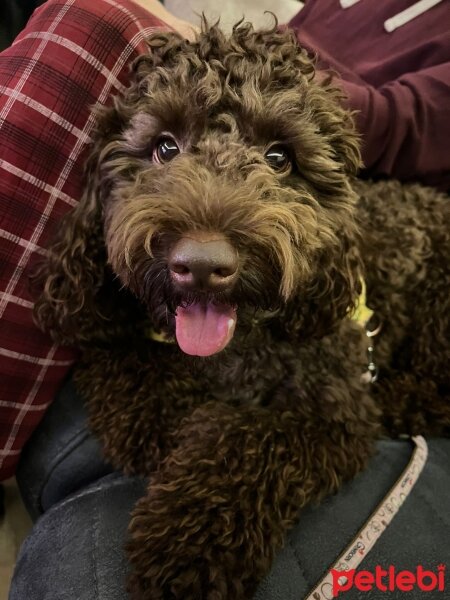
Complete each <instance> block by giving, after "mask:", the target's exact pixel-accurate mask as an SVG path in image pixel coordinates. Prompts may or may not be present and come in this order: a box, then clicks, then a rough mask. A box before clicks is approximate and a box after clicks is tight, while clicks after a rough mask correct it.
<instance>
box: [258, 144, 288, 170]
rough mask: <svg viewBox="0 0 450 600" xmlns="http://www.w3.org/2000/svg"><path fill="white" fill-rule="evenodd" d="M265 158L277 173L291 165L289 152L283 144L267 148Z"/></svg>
mask: <svg viewBox="0 0 450 600" xmlns="http://www.w3.org/2000/svg"><path fill="white" fill-rule="evenodd" d="M264 158H265V159H266V161H267V162H268V164H269V165H270V166H271V167H272V169H273V170H274V171H276V172H277V173H283V172H284V171H287V170H288V169H289V167H291V159H290V157H289V153H288V151H287V150H286V148H283V146H272V147H271V148H269V150H267V152H266V153H265V155H264Z"/></svg>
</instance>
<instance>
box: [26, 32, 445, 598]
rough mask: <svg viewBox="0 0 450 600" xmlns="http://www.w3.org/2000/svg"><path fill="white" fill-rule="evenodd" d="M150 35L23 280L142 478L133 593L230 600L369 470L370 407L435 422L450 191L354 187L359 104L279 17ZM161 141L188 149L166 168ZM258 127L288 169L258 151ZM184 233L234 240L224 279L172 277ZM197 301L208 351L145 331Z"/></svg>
mask: <svg viewBox="0 0 450 600" xmlns="http://www.w3.org/2000/svg"><path fill="white" fill-rule="evenodd" d="M149 50H150V51H149V54H148V55H145V56H142V57H140V58H139V59H138V60H137V61H136V62H135V64H134V68H133V78H132V83H131V85H130V87H129V89H128V90H127V91H126V93H125V94H124V95H123V96H122V97H120V98H116V99H115V100H114V102H113V105H112V106H111V107H109V108H104V109H102V110H99V125H98V132H97V136H96V140H95V145H94V149H93V152H92V156H91V159H90V161H89V165H88V186H87V189H86V193H85V195H84V197H83V198H82V201H81V202H80V205H79V206H78V207H77V208H76V209H75V210H74V211H73V213H72V214H71V215H70V216H69V217H68V219H67V220H66V221H65V224H64V227H63V228H62V231H61V233H60V235H59V239H58V240H57V241H56V242H55V245H54V246H53V248H52V249H51V253H50V256H49V259H48V261H47V262H46V264H45V265H43V266H42V268H41V270H40V272H39V273H38V275H37V282H38V283H39V282H40V285H41V287H42V289H43V291H42V294H41V297H40V298H39V300H38V302H37V304H36V316H37V319H38V321H39V322H40V324H41V325H42V326H43V327H44V328H45V329H46V330H48V331H50V332H51V333H52V335H53V336H54V338H55V339H56V340H58V341H60V342H63V343H69V344H75V345H77V346H78V347H80V348H81V349H82V351H83V356H82V360H81V363H80V365H79V366H78V369H77V373H76V381H77V384H78V386H79V389H80V390H81V392H82V394H83V396H84V397H85V398H86V399H87V401H88V406H89V410H90V415H91V417H90V419H91V426H92V428H93V430H94V431H95V432H96V434H97V435H98V436H99V438H100V439H101V441H102V443H103V447H104V451H105V454H106V456H107V457H108V458H109V459H110V460H111V461H112V462H113V464H114V465H116V466H117V467H118V468H122V469H123V470H124V471H125V472H126V473H138V474H142V475H150V484H149V487H148V492H147V495H146V496H145V497H144V498H142V499H141V500H140V501H139V502H138V504H137V506H136V508H135V510H134V512H133V515H132V519H131V524H130V542H129V544H128V551H129V557H130V560H131V563H132V565H133V573H132V576H131V578H130V586H129V589H130V593H131V595H132V597H133V598H142V599H151V600H158V599H176V598H183V599H192V600H194V599H196V600H198V599H202V598H204V599H208V600H223V599H226V598H227V599H230V598H233V599H236V600H239V599H245V598H250V597H251V596H252V594H253V592H254V590H255V587H256V584H257V583H258V581H259V580H260V579H261V578H262V577H263V576H264V574H265V573H267V571H268V569H269V568H270V564H271V561H272V558H273V556H274V553H275V552H276V551H277V550H278V549H279V548H280V547H281V545H282V544H283V539H284V536H285V533H286V531H287V530H288V529H289V527H291V526H292V524H293V523H294V522H295V520H296V519H297V518H298V514H299V511H300V510H301V509H302V507H304V506H305V505H306V504H308V503H311V502H317V501H319V500H320V499H321V498H323V497H324V496H325V495H326V494H329V493H332V492H334V491H336V490H337V489H338V488H339V486H340V485H341V484H342V482H343V481H345V480H347V479H349V478H352V477H353V476H354V475H355V474H356V473H357V472H358V471H360V470H361V469H362V468H364V466H365V464H366V463H367V460H368V458H369V456H370V455H371V453H372V452H373V450H374V442H375V440H376V439H377V438H378V437H379V436H380V435H381V433H382V424H383V422H384V425H385V426H387V427H388V428H389V429H390V430H391V431H392V432H393V433H394V434H398V433H403V432H414V433H418V432H421V433H425V432H432V433H435V434H448V432H449V429H450V408H449V404H448V402H447V400H448V382H447V381H446V376H445V373H446V367H445V365H446V361H447V366H448V357H449V355H448V345H447V340H448V315H449V310H448V308H449V307H448V302H449V300H448V259H449V233H448V228H447V227H446V220H447V223H448V208H447V207H448V205H447V204H446V199H445V198H444V197H443V196H440V195H438V194H437V193H435V192H434V191H432V190H429V189H423V188H420V187H418V186H409V187H401V186H400V185H399V184H398V183H395V182H392V183H385V182H381V183H378V184H371V183H363V182H357V181H356V180H355V179H354V176H355V174H356V171H357V169H358V166H359V162H360V159H359V152H358V138H357V136H356V134H355V131H354V129H353V124H352V119H351V115H349V114H348V112H346V111H345V110H344V109H343V108H342V107H341V105H340V99H341V95H340V92H339V88H338V87H337V86H335V85H334V84H333V83H332V82H331V81H330V80H329V79H323V78H321V79H320V81H317V80H316V78H315V73H314V66H313V63H312V62H311V60H310V58H308V56H307V54H306V52H305V51H304V50H302V49H301V48H299V47H298V45H297V42H296V40H295V37H294V36H293V34H292V33H290V32H279V31H277V30H276V29H271V30H267V31H254V30H253V29H252V27H251V26H250V25H249V24H242V23H241V24H238V25H237V26H236V27H235V28H234V30H233V34H232V35H231V37H229V38H227V37H225V36H224V34H223V33H222V32H221V31H220V29H219V28H218V27H217V26H212V27H209V26H207V25H205V26H204V30H203V32H202V33H201V34H200V35H199V36H198V39H197V40H196V41H194V42H187V41H185V40H183V39H181V38H180V37H179V36H178V35H177V34H175V33H170V34H169V33H165V34H156V35H154V36H153V37H152V38H151V39H150V40H149ZM168 133H170V134H171V135H172V136H174V138H175V139H176V141H177V142H178V145H179V147H180V149H181V153H180V154H179V155H178V156H176V158H174V159H173V160H172V161H170V162H168V163H166V164H157V162H155V161H152V156H154V155H153V152H154V149H155V145H156V144H157V141H158V139H159V138H160V136H161V135H165V134H168ZM273 143H277V144H282V145H283V146H284V147H286V148H287V149H288V152H289V154H290V158H291V168H290V169H288V170H287V172H282V173H277V172H276V171H275V170H274V169H273V168H272V167H271V165H270V164H268V163H267V161H266V159H265V152H266V150H267V148H268V147H270V145H271V144H273ZM358 198H360V200H359V201H358ZM445 213H446V214H445ZM198 232H201V233H202V234H204V233H207V234H208V235H210V234H214V235H216V234H220V235H221V236H223V238H225V239H226V240H227V243H229V244H231V245H232V247H233V248H234V249H236V252H237V253H238V256H239V273H238V277H237V279H236V282H235V284H234V285H233V286H230V287H228V288H227V289H226V290H225V291H219V292H217V291H216V292H214V291H211V290H208V291H205V290H199V289H192V290H189V291H183V290H182V289H180V288H179V286H178V287H177V285H175V283H174V279H173V276H172V274H171V272H170V269H169V267H168V261H169V256H170V253H171V251H172V249H173V247H174V245H176V244H177V243H178V241H179V240H180V239H184V237H183V236H190V235H194V236H195V235H198ZM363 263H364V267H363ZM363 272H365V277H366V281H367V288H368V296H369V304H370V305H371V306H372V307H373V308H374V309H375V311H376V317H377V318H378V319H380V320H381V321H382V323H383V329H382V332H381V334H380V336H379V337H378V338H377V342H376V351H377V355H376V357H377V361H378V363H379V366H380V381H379V382H378V383H377V384H376V386H373V389H371V388H370V387H369V386H368V385H367V384H365V383H364V382H363V380H362V378H361V375H362V374H363V372H364V371H365V368H366V365H367V356H366V352H367V340H366V337H365V334H364V331H363V330H361V328H360V326H359V325H357V324H355V323H354V322H353V321H351V320H350V319H349V318H348V317H347V313H348V311H349V310H351V308H352V307H354V305H355V303H356V302H357V298H358V295H359V293H360V291H361V275H362V274H363ZM200 303H202V306H206V305H208V306H209V305H210V304H211V305H220V306H224V305H225V306H238V311H237V314H238V321H237V326H236V330H235V333H234V336H233V338H232V339H231V341H230V342H229V343H228V345H227V346H226V348H225V349H224V350H222V352H220V353H219V354H216V355H213V356H210V357H207V358H198V357H194V356H188V355H185V354H183V353H182V352H181V350H180V349H179V348H178V346H177V345H176V344H164V343H159V342H156V341H153V340H150V339H148V338H147V337H146V335H145V333H144V332H145V329H146V327H147V326H148V325H149V324H150V325H151V326H152V327H153V328H154V329H155V330H158V331H162V332H164V333H165V334H166V335H167V336H168V337H173V336H174V334H175V328H176V325H175V313H177V311H179V310H180V307H189V306H191V307H192V306H196V305H197V304H200ZM208 303H210V304H208ZM446 398H447V400H446Z"/></svg>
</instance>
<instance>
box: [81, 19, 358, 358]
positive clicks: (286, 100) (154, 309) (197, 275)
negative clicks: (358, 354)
mask: <svg viewBox="0 0 450 600" xmlns="http://www.w3.org/2000/svg"><path fill="white" fill-rule="evenodd" d="M149 47H150V53H149V55H148V56H143V57H141V58H140V59H138V61H137V62H136V64H135V66H134V79H133V82H132V85H131V86H130V88H129V89H128V90H127V92H126V93H125V94H124V96H123V97H121V98H119V99H116V101H115V104H114V107H113V108H110V109H108V110H107V111H105V113H104V115H103V116H102V117H101V118H100V125H99V133H98V136H97V142H96V149H95V152H94V161H93V163H95V177H93V178H92V182H91V188H92V189H91V194H90V197H91V199H90V200H87V202H91V203H92V202H94V203H96V205H99V206H100V207H101V215H102V219H103V232H104V240H105V245H106V249H107V257H108V262H109V264H110V266H111V268H112V270H113V272H114V274H115V275H116V276H117V277H118V278H119V279H120V281H121V284H122V285H124V286H126V288H128V289H130V290H131V291H132V292H133V294H134V295H135V296H136V297H137V298H139V301H140V302H141V304H142V305H144V306H145V307H146V310H147V312H148V315H149V317H150V319H151V320H152V322H153V325H154V327H155V328H156V329H160V330H163V331H165V332H167V333H169V334H175V336H176V339H177V341H178V344H179V346H180V348H181V349H182V350H183V351H184V352H185V353H187V354H193V355H199V356H208V355H211V354H214V353H217V352H219V351H220V350H222V349H224V348H225V347H226V346H227V345H228V344H229V342H230V340H231V339H232V338H233V334H234V332H235V329H236V328H239V326H240V323H244V322H245V321H246V320H248V319H250V317H251V318H252V319H254V317H255V312H256V314H257V315H258V314H260V315H261V314H268V313H269V312H271V314H272V315H274V314H276V315H278V316H280V315H283V314H284V317H285V320H292V319H294V320H295V323H296V324H295V325H294V328H295V327H296V328H297V329H298V328H299V327H300V328H301V327H303V329H305V328H307V326H308V324H309V323H310V322H311V318H312V317H311V315H310V312H311V310H312V309H311V307H312V305H313V304H314V303H316V305H319V304H320V303H321V302H324V303H329V304H330V307H334V308H330V307H328V308H327V310H328V313H329V314H330V315H331V316H330V318H329V320H330V322H331V321H332V320H333V319H335V318H339V317H342V314H343V312H344V311H345V310H346V309H347V307H348V305H349V304H350V303H351V301H352V297H353V295H354V288H355V285H354V284H355V274H354V273H353V272H351V267H350V265H349V261H348V256H347V255H348V252H349V247H350V245H351V240H352V238H353V235H354V225H353V221H352V211H353V203H354V194H353V192H352V190H351V187H350V185H349V181H348V175H349V173H353V172H354V171H355V169H356V167H357V165H358V162H359V154H358V145H357V139H356V136H355V134H354V132H353V129H352V124H351V121H350V119H349V116H348V114H347V113H346V112H345V111H344V110H343V109H342V108H341V107H340V106H339V105H338V103H337V95H338V92H337V90H336V89H335V88H333V87H332V86H330V85H329V82H325V81H322V83H317V82H316V81H315V79H314V68H313V65H312V62H311V61H310V59H309V58H308V57H307V55H306V52H305V51H302V50H301V49H300V48H299V47H298V45H297V42H296V40H295V38H294V36H293V34H291V33H289V32H277V31H276V30H271V31H265V32H255V31H253V29H252V28H251V27H250V26H249V25H240V26H237V27H235V29H234V32H233V34H232V36H231V37H230V38H226V37H225V36H224V35H223V34H222V33H221V31H220V30H219V29H218V28H217V27H211V28H205V31H204V32H203V33H202V34H200V36H199V38H198V40H197V41H196V42H193V43H189V42H187V41H184V40H182V39H181V38H180V37H179V36H178V35H177V34H159V35H155V36H153V37H152V38H151V39H150V41H149ZM92 198H94V199H93V200H92ZM331 280H333V281H331ZM356 280H357V278H356ZM347 288H348V289H347ZM332 289H333V290H334V291H333V294H334V296H333V297H331V296H330V297H327V294H328V292H330V293H331V290H332ZM336 302H338V303H339V306H337V305H336ZM341 305H342V306H341ZM307 307H308V309H307ZM289 308H290V309H289ZM283 311H284V313H283ZM319 312H320V311H318V310H316V313H317V320H319V316H320V315H319V314H318V313H319ZM328 313H327V314H328ZM294 315H295V318H294ZM325 321H326V319H325ZM300 322H302V323H303V325H300ZM290 327H292V325H290Z"/></svg>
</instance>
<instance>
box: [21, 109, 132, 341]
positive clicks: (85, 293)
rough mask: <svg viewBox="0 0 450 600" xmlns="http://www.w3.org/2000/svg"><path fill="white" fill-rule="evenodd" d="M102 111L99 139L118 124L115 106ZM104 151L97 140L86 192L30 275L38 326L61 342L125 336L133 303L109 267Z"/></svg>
mask: <svg viewBox="0 0 450 600" xmlns="http://www.w3.org/2000/svg"><path fill="white" fill-rule="evenodd" d="M100 112H102V116H101V119H100V125H99V127H98V130H97V133H96V137H97V140H100V139H101V137H102V135H105V134H107V133H108V132H111V131H113V130H114V129H115V128H116V127H117V123H114V122H113V121H114V119H116V118H117V115H116V111H115V109H114V108H113V107H111V108H108V109H106V108H103V109H100ZM100 155H101V145H100V143H99V141H97V142H95V143H94V146H93V150H92V152H91V154H90V157H89V159H88V161H87V164H86V173H85V180H86V188H85V191H84V193H83V196H82V198H81V200H80V202H79V204H78V205H77V206H76V207H75V209H73V210H72V211H71V212H70V213H69V214H68V215H66V216H65V217H64V218H63V220H62V222H61V223H60V225H59V226H58V230H57V234H56V236H55V237H54V240H53V242H52V244H51V246H50V247H49V249H48V251H47V256H46V258H45V260H43V261H42V262H40V263H39V264H37V265H36V266H35V268H34V270H33V273H32V274H31V277H30V279H31V289H32V294H33V296H34V297H36V298H37V300H36V303H35V307H34V317H35V320H36V322H37V324H38V325H39V326H40V327H41V328H42V329H43V330H44V331H46V332H48V333H50V334H51V336H52V337H53V339H55V340H56V341H57V342H58V343H63V344H69V345H75V346H78V347H79V346H83V344H84V343H86V342H92V341H96V342H100V343H101V342H103V341H106V340H108V339H111V338H114V337H117V336H118V335H120V331H121V328H122V327H123V325H121V322H124V321H125V319H123V318H122V319H121V312H122V313H123V310H124V306H125V304H126V303H127V302H128V301H129V299H128V298H127V299H125V294H124V293H123V292H120V289H119V287H120V286H119V283H118V282H116V281H115V279H114V278H113V276H112V273H111V272H110V269H109V267H108V266H107V253H106V248H105V244H104V234H103V209H102V203H101V196H102V193H107V190H105V189H104V187H105V185H104V184H103V183H102V181H101V178H100V175H99V168H98V165H99V159H100Z"/></svg>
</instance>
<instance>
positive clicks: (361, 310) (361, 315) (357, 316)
mask: <svg viewBox="0 0 450 600" xmlns="http://www.w3.org/2000/svg"><path fill="white" fill-rule="evenodd" d="M366 302H367V293H366V282H365V281H364V279H363V278H361V293H360V295H359V297H358V300H357V303H356V306H355V308H354V309H353V310H352V311H350V312H349V314H348V316H349V317H350V319H351V320H352V321H355V322H356V323H358V325H361V327H365V326H366V325H367V323H368V322H369V321H370V319H371V318H372V316H373V310H372V309H371V308H369V307H368V306H367V304H366Z"/></svg>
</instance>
